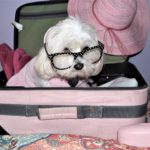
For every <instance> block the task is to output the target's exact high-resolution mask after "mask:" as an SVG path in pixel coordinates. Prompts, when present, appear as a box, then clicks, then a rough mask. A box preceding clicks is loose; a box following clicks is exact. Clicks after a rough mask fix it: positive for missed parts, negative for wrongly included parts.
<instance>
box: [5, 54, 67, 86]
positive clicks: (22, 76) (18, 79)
mask: <svg viewBox="0 0 150 150" xmlns="http://www.w3.org/2000/svg"><path fill="white" fill-rule="evenodd" d="M24 58H25V57H24ZM25 59H26V58H25ZM35 61H36V57H34V58H33V59H31V61H29V62H28V63H27V64H26V65H25V66H24V67H23V68H22V69H21V70H20V71H19V72H18V73H16V74H15V75H14V76H12V77H11V78H10V79H9V80H8V82H7V86H23V87H37V83H36V81H38V77H37V74H36V72H35V70H34V64H35ZM19 67H20V66H18V68H19ZM18 70H19V69H18ZM36 79H37V80H36ZM49 82H50V85H51V87H69V84H68V83H67V82H66V81H65V80H62V79H60V78H53V79H51V80H50V81H49Z"/></svg>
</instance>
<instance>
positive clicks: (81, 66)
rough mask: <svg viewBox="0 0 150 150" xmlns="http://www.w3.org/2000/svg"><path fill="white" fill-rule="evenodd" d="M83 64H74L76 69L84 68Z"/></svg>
mask: <svg viewBox="0 0 150 150" xmlns="http://www.w3.org/2000/svg"><path fill="white" fill-rule="evenodd" d="M83 66H84V65H83V64H82V63H77V64H75V65H74V68H75V69H76V70H81V69H82V68H83Z"/></svg>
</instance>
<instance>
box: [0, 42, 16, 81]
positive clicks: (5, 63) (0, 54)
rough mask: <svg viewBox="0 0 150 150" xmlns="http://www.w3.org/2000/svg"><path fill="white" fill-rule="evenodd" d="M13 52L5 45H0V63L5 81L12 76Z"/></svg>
mask: <svg viewBox="0 0 150 150" xmlns="http://www.w3.org/2000/svg"><path fill="white" fill-rule="evenodd" d="M13 55H14V52H13V50H12V49H11V48H10V47H9V46H8V45H7V44H5V43H4V44H1V45H0V62H1V64H2V67H3V69H4V71H5V74H6V77H7V79H9V78H10V77H11V76H12V75H13V74H14V67H13V63H12V62H13Z"/></svg>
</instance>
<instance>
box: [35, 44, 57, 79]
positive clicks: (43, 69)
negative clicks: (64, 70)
mask: <svg viewBox="0 0 150 150" xmlns="http://www.w3.org/2000/svg"><path fill="white" fill-rule="evenodd" d="M34 68H35V71H36V72H37V74H38V76H39V77H41V78H42V79H46V80H49V79H51V78H53V77H54V76H56V72H55V71H54V69H53V67H52V65H51V62H50V60H49V58H48V57H47V54H46V53H45V49H44V47H43V48H41V50H40V52H39V54H38V55H37V56H36V61H35V66H34Z"/></svg>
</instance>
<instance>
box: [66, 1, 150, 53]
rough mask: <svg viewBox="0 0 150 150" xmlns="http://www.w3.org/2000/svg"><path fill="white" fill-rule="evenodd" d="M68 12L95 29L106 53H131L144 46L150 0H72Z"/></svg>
mask: <svg viewBox="0 0 150 150" xmlns="http://www.w3.org/2000/svg"><path fill="white" fill-rule="evenodd" d="M68 13H69V15H70V16H79V17H80V18H81V19H83V20H84V21H85V22H87V23H88V24H90V25H91V26H93V27H95V28H96V30H97V33H98V36H99V40H100V41H102V42H103V43H104V44H105V49H104V52H105V53H108V54H112V55H132V54H135V53H138V52H139V51H141V50H142V49H143V48H144V46H145V42H146V38H147V35H148V29H149V22H150V16H149V10H148V1H147V0H115V2H114V0H69V3H68Z"/></svg>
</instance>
